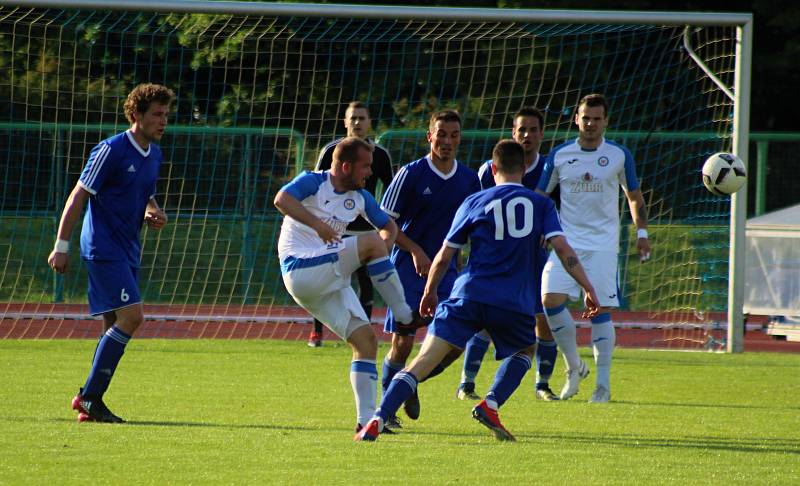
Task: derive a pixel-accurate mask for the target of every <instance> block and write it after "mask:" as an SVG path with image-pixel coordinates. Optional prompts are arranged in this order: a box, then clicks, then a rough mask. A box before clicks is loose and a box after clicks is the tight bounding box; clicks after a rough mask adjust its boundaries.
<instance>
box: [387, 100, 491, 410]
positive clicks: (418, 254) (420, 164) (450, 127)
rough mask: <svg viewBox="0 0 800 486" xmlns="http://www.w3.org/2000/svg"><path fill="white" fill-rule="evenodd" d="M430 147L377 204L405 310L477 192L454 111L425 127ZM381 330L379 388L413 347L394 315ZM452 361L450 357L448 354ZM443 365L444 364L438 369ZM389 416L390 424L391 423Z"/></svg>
mask: <svg viewBox="0 0 800 486" xmlns="http://www.w3.org/2000/svg"><path fill="white" fill-rule="evenodd" d="M428 142H430V147H431V151H430V153H428V155H426V156H425V157H422V158H421V159H419V160H417V161H415V162H411V163H409V164H406V165H405V166H403V167H402V168H401V169H400V170H399V171H398V172H397V175H395V177H394V179H393V180H392V183H391V184H390V185H389V187H388V188H387V189H386V192H385V193H384V196H383V200H382V202H381V207H382V208H383V210H384V211H386V212H387V213H389V215H390V216H392V217H393V218H395V221H396V222H397V225H398V226H399V228H400V231H399V232H398V234H397V241H396V244H395V247H394V249H393V250H392V262H394V264H395V266H396V267H397V272H398V274H399V275H400V281H401V282H402V283H403V289H404V290H405V295H406V300H407V302H408V304H409V305H410V306H411V308H413V309H416V308H417V307H419V301H420V299H421V298H422V291H423V290H424V288H425V279H426V278H427V276H428V270H429V269H430V265H431V259H432V258H433V257H434V255H436V252H437V251H438V250H439V247H441V246H442V241H444V237H445V235H446V234H447V228H448V227H449V226H450V222H452V221H453V216H455V214H456V210H457V209H458V206H459V205H460V204H461V203H462V202H463V201H464V199H466V198H467V196H469V195H470V194H472V193H475V192H477V191H479V190H480V182H479V181H478V176H477V174H475V172H474V171H473V170H472V169H470V168H469V167H467V166H466V165H463V164H460V163H459V162H458V161H457V160H456V152H457V151H458V146H459V144H460V143H461V117H460V116H459V114H458V112H456V111H454V110H443V111H439V112H436V113H434V114H433V115H432V116H431V118H430V124H429V126H428ZM456 275H457V271H456V262H455V261H453V262H452V263H451V265H450V266H449V267H448V270H447V272H446V273H445V275H444V277H443V281H442V285H441V286H440V287H439V291H440V292H441V293H442V295H443V298H444V297H446V296H447V295H448V294H449V293H450V288H452V286H453V282H454V281H455V279H456ZM384 331H386V332H388V333H392V347H391V349H390V350H389V352H388V353H387V354H386V358H385V359H384V361H383V377H382V380H381V381H382V384H383V389H384V392H385V391H386V389H387V388H388V386H389V383H390V382H391V380H392V377H393V376H394V374H395V373H397V372H398V371H400V370H401V369H402V368H403V367H404V366H405V363H406V360H407V359H408V355H409V354H410V353H411V349H412V347H413V345H414V332H413V331H401V330H399V329H398V328H397V327H396V326H395V316H394V314H393V313H392V312H389V313H388V315H387V316H386V323H385V326H384ZM453 359H455V358H453ZM440 369H444V367H442V368H440ZM405 411H406V414H407V415H408V416H409V418H411V419H417V418H418V417H419V413H420V410H419V398H418V397H417V396H416V395H414V396H412V397H411V398H410V400H409V401H408V402H407V403H406V405H405ZM396 425H397V424H396V417H393V420H392V424H390V426H396Z"/></svg>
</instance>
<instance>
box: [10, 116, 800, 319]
mask: <svg viewBox="0 0 800 486" xmlns="http://www.w3.org/2000/svg"><path fill="white" fill-rule="evenodd" d="M120 129H121V127H119V126H116V125H81V124H78V125H67V124H46V123H44V124H31V123H0V133H2V134H3V138H6V139H7V140H9V143H8V145H7V147H5V148H4V149H0V153H3V156H4V158H5V163H4V164H3V165H2V168H1V169H0V177H2V178H3V180H4V184H3V188H2V190H0V202H2V206H0V224H1V225H2V228H0V259H2V264H3V266H2V269H1V270H2V273H1V274H0V301H15V302H19V301H24V302H51V301H54V300H55V301H62V300H63V301H70V302H82V301H84V299H85V288H86V285H85V272H81V271H80V270H78V271H73V272H71V273H70V274H69V275H68V276H67V278H66V279H65V278H62V277H60V276H59V277H55V276H54V275H53V274H52V273H51V272H50V271H49V269H48V268H47V266H46V265H45V264H44V262H45V259H46V258H47V254H48V253H49V251H50V249H51V248H52V241H53V238H54V236H55V231H56V225H57V223H58V218H59V216H60V212H61V210H62V208H63V204H64V201H65V199H66V196H67V194H68V193H69V191H70V190H71V188H72V187H73V186H74V183H75V181H76V180H77V178H78V175H79V174H80V171H81V169H82V168H83V165H84V164H85V158H86V155H87V154H88V152H89V150H90V149H91V147H92V146H93V145H94V144H96V143H97V142H98V141H99V140H101V139H103V138H105V137H107V136H108V135H111V134H113V133H115V132H117V131H118V130H120ZM507 136H510V133H509V132H507V131H499V130H465V131H464V133H463V136H462V137H463V141H462V145H461V149H460V151H459V159H460V160H464V161H469V165H471V166H472V167H473V168H477V167H478V165H480V163H481V162H482V161H483V160H485V159H487V158H488V157H489V155H490V153H491V148H492V146H493V145H494V143H495V141H496V140H497V139H499V138H502V137H507ZM568 136H569V134H562V135H559V134H555V135H553V134H550V135H549V136H548V139H547V140H546V142H545V146H544V147H543V151H547V150H548V149H549V148H550V147H551V146H552V144H553V143H554V141H555V140H560V139H563V138H566V137H568ZM608 137H609V138H612V139H615V140H618V141H620V142H622V143H625V144H626V145H628V146H629V147H631V149H632V151H633V153H634V156H635V157H636V158H637V161H638V160H639V159H642V160H644V166H645V168H644V169H641V174H640V177H641V178H642V180H643V188H645V189H647V188H648V187H653V188H657V192H658V193H659V195H658V198H657V200H658V203H657V204H654V207H652V208H651V234H652V235H653V239H654V246H655V248H657V250H658V255H659V257H657V258H660V259H661V261H660V262H659V263H658V264H657V265H650V266H641V265H638V264H630V263H629V262H634V260H633V259H632V257H631V255H632V254H633V253H634V251H635V249H634V248H633V247H632V245H633V241H631V240H630V239H629V238H628V237H627V236H629V235H626V233H628V232H629V231H630V219H629V218H624V219H623V225H624V230H623V239H622V245H623V246H622V248H623V251H622V254H621V257H620V263H621V267H620V268H621V275H622V277H623V279H622V280H621V287H622V290H623V292H622V295H625V296H629V298H628V300H627V301H626V303H625V304H626V307H628V308H632V309H642V308H662V307H663V308H670V309H684V308H685V309H695V308H702V309H705V310H719V309H724V308H725V306H726V301H725V299H726V295H727V267H728V265H727V246H728V239H727V238H728V228H727V220H726V217H725V214H726V211H727V210H728V201H727V199H720V198H714V197H713V196H710V195H709V194H707V193H706V192H705V191H701V190H693V191H691V192H690V193H689V194H690V195H691V197H692V198H694V199H690V198H689V196H686V195H683V194H682V193H680V192H679V191H676V190H672V189H670V187H671V186H670V185H669V184H665V183H664V181H666V180H667V179H669V178H672V177H673V176H675V174H676V173H678V176H680V177H681V178H682V179H677V182H672V184H680V183H681V181H691V183H693V184H695V185H699V184H701V182H700V178H699V177H698V176H697V173H698V172H699V169H700V165H701V164H702V159H703V155H704V154H707V153H710V152H711V151H715V150H717V149H715V146H717V147H718V146H724V143H725V141H724V139H720V138H719V137H716V136H715V135H714V134H712V133H670V132H613V131H611V132H609V133H608ZM377 140H378V141H379V142H380V143H381V144H383V145H384V146H386V147H387V148H388V149H389V150H390V153H392V155H393V158H394V160H395V162H396V163H397V164H398V165H399V164H400V163H402V162H405V161H408V160H412V159H415V158H418V157H419V156H421V155H422V154H424V153H426V152H427V151H428V149H429V147H428V145H427V141H426V139H425V131H424V130H388V131H385V132H383V133H381V134H379V136H378V137H377ZM671 144H676V145H682V146H685V145H687V144H696V145H697V148H696V152H697V154H698V155H697V157H695V158H694V159H693V160H692V161H690V162H688V163H685V164H683V165H682V166H681V165H679V164H677V163H676V162H675V161H673V160H671V161H669V162H667V161H662V159H661V158H660V157H662V155H660V156H659V157H655V158H654V157H650V156H649V154H648V149H649V147H651V146H654V145H659V146H660V148H659V149H658V150H657V153H659V154H665V155H663V157H669V156H670V146H671ZM162 149H163V150H164V153H165V159H166V160H167V162H166V163H165V166H164V168H163V169H162V178H161V181H160V182H159V193H160V194H162V195H163V196H160V198H162V200H163V201H164V206H165V207H166V208H167V211H168V214H169V216H170V219H171V223H172V224H171V225H169V226H168V227H167V228H166V229H165V231H162V232H161V233H156V232H152V231H145V235H144V254H143V265H142V270H143V271H142V277H143V289H142V290H143V292H144V295H145V299H146V300H147V301H149V302H166V303H206V302H207V301H208V299H209V298H211V297H210V296H213V300H214V302H213V303H217V304H219V303H232V304H234V303H235V304H238V303H259V304H267V303H268V304H272V303H289V300H288V298H287V297H286V295H285V292H284V291H283V287H282V283H281V282H280V271H279V266H278V263H277V250H276V239H277V234H278V231H279V224H278V223H279V221H280V215H279V214H278V213H277V212H276V211H275V210H274V208H273V207H272V205H271V201H272V198H273V197H274V195H275V193H276V192H277V191H278V189H279V188H280V187H281V186H282V185H283V184H284V183H285V182H286V181H288V180H290V179H291V178H292V177H293V176H294V175H295V174H296V173H297V172H299V171H300V170H302V169H303V168H308V167H311V166H313V163H314V161H315V160H316V156H317V154H316V153H315V151H311V150H308V148H307V145H306V141H305V140H304V137H303V135H302V134H301V133H299V132H297V131H295V130H291V129H281V128H271V127H262V128H227V127H204V126H180V125H178V126H170V127H169V129H168V135H167V136H166V137H165V139H164V143H163V144H162ZM798 149H800V133H787V134H775V133H754V134H751V154H752V155H751V157H750V161H751V163H750V178H749V187H750V195H749V199H750V202H749V204H748V206H749V208H750V211H749V212H750V213H751V214H760V213H761V212H764V211H769V210H772V209H777V208H779V207H783V206H786V205H789V204H792V203H796V202H797V201H798V196H797V193H796V191H795V190H794V188H796V187H798V185H799V184H800V174H799V173H798V172H800V171H797V170H796V169H795V167H794V164H795V162H794V154H796V153H798ZM683 172H686V174H683ZM670 180H671V179H670ZM698 195H699V196H698ZM697 197H700V199H697ZM670 198H672V199H670ZM682 198H683V199H682ZM700 204H701V205H703V209H702V210H697V208H696V205H700ZM656 206H658V207H656ZM681 208H691V211H689V210H685V211H684V213H685V214H688V215H689V216H686V217H684V216H683V214H684V213H681ZM698 215H701V216H698ZM76 241H77V229H76V233H75V234H74V239H73V242H74V243H75V242H76ZM75 253H77V252H75ZM73 264H74V266H76V267H79V266H80V260H79V258H77V255H75V254H73Z"/></svg>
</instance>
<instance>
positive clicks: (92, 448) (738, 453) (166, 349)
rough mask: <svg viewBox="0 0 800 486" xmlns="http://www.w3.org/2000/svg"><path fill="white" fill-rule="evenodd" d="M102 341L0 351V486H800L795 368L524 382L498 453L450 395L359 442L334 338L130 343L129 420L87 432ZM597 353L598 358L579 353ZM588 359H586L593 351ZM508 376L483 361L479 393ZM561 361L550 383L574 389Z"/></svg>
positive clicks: (632, 368)
mask: <svg viewBox="0 0 800 486" xmlns="http://www.w3.org/2000/svg"><path fill="white" fill-rule="evenodd" d="M93 349H94V342H91V341H86V340H83V341H78V340H65V341H27V340H25V341H12V340H6V341H2V340H0V383H2V389H3V396H4V397H5V404H6V411H5V413H4V414H3V415H2V417H0V437H2V440H0V484H83V483H87V482H88V483H101V484H187V483H193V484H196V483H215V484H240V483H249V484H312V483H313V484H398V483H403V484H447V483H462V484H467V483H475V484H480V483H495V484H509V483H511V482H512V481H514V482H517V483H519V484H532V483H554V484H621V483H625V484H667V483H693V484H712V483H713V484H727V483H731V482H735V483H739V484H744V483H746V484H797V481H798V478H800V401H798V400H799V399H798V397H800V356H798V355H791V354H759V353H749V354H739V355H721V354H707V353H676V352H656V351H637V350H626V349H620V350H618V351H617V355H616V356H617V357H616V361H615V366H614V370H613V377H612V380H613V382H612V383H613V403H611V404H608V405H589V404H587V403H586V399H587V398H588V395H589V393H590V391H591V384H590V383H589V382H590V381H591V378H592V377H591V376H590V379H589V382H585V384H584V386H583V388H582V390H581V392H580V393H579V395H578V396H577V397H576V399H574V400H571V401H568V402H563V403H559V402H554V403H543V402H537V401H536V400H535V399H534V396H533V392H532V387H533V379H532V376H531V375H529V376H528V377H526V380H525V381H524V382H523V385H522V387H521V388H520V389H519V390H518V392H517V394H516V395H515V396H514V397H512V398H511V400H510V401H509V402H508V403H507V404H506V406H505V407H503V409H502V417H503V419H504V422H505V424H506V426H507V427H508V428H509V429H510V430H511V431H512V432H513V433H514V434H515V435H516V436H517V439H518V440H519V442H517V443H499V442H497V441H496V440H495V439H494V438H493V436H491V435H490V434H489V432H488V431H487V430H486V429H484V428H483V427H482V426H481V425H479V424H478V423H477V422H475V421H474V420H473V419H472V418H471V417H470V408H471V405H470V404H469V403H465V402H461V401H459V400H457V399H455V398H454V391H455V387H456V385H457V382H458V377H459V373H460V370H459V369H457V367H452V368H451V369H449V370H447V371H446V372H445V373H444V374H443V375H441V376H439V377H437V378H435V379H434V380H431V382H428V383H424V384H423V385H422V386H421V388H420V397H421V401H422V407H423V408H422V417H421V418H420V420H419V421H417V422H413V423H412V422H411V421H409V420H406V421H405V422H404V426H405V428H404V429H403V431H402V433H401V434H399V435H394V436H381V437H380V439H379V441H378V442H376V443H353V442H352V441H351V438H352V435H353V426H354V425H355V424H354V421H355V419H354V416H355V413H354V405H353V399H352V394H351V391H350V384H349V381H348V369H349V351H348V349H347V348H346V346H344V345H335V343H331V342H326V346H325V347H323V348H320V349H309V348H307V347H306V346H305V343H303V342H296V341H295V342H292V341H288V342H287V341H212V340H191V341H189V340H187V341H183V340H172V341H170V340H133V341H131V344H130V345H129V347H128V351H127V353H126V356H125V357H124V359H123V361H122V363H121V365H120V368H119V369H118V371H117V376H116V378H115V380H114V382H113V384H112V386H111V389H110V391H109V393H108V395H107V400H106V401H107V403H108V404H109V406H110V407H111V408H112V410H114V411H115V412H117V413H118V414H120V415H122V416H123V417H125V418H126V419H127V420H128V421H129V422H128V423H127V424H124V425H107V424H91V423H85V424H79V423H77V422H76V420H75V417H76V415H75V413H74V412H73V411H72V410H70V406H69V402H70V399H71V398H72V396H73V395H74V393H75V392H76V391H77V388H78V386H79V385H81V384H82V383H83V380H84V378H85V373H86V372H87V370H88V366H89V360H90V358H91V355H92V351H93ZM385 351H386V348H385V347H384V348H383V349H381V351H380V356H381V357H382V356H383V355H384V354H385ZM584 351H587V350H584ZM585 357H586V358H588V357H589V356H588V354H587V355H586V356H585ZM495 368H496V364H495V363H494V362H487V364H486V366H485V367H484V369H483V370H482V372H481V375H479V377H478V388H479V390H484V391H485V389H486V388H487V387H488V385H489V383H490V381H491V379H492V375H493V372H494V370H495ZM562 370H563V366H562V365H561V363H559V365H558V367H557V376H556V377H554V379H553V385H554V388H555V387H560V386H561V384H562V383H563V376H562V373H561V372H562Z"/></svg>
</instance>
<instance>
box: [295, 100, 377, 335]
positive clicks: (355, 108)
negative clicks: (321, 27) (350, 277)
mask: <svg viewBox="0 0 800 486" xmlns="http://www.w3.org/2000/svg"><path fill="white" fill-rule="evenodd" d="M344 126H345V128H346V129H347V136H348V137H358V138H360V139H362V140H366V141H367V142H369V143H370V145H372V147H373V149H374V150H373V151H372V175H371V176H369V177H368V178H367V183H366V186H365V187H364V189H366V190H367V192H369V193H370V194H372V195H373V196H374V195H375V190H376V188H377V185H378V181H380V182H381V183H382V184H383V187H384V188H386V187H389V183H390V182H392V157H391V156H390V155H389V151H388V150H386V148H384V147H382V146H381V145H378V144H377V143H375V142H373V141H372V140H371V139H370V138H368V137H369V131H370V127H372V120H371V119H370V116H369V109H368V108H367V105H366V104H365V103H363V102H361V101H351V102H350V103H349V104H348V105H347V109H346V110H345V112H344ZM342 140H343V139H342V138H339V139H336V140H334V141H333V142H331V143H329V144H328V145H326V146H325V147H323V148H322V150H320V153H319V159H318V160H317V165H316V166H315V167H314V170H317V171H320V170H328V169H330V168H331V164H332V163H333V150H334V149H335V148H336V145H338V144H339V142H341V141H342ZM374 229H375V228H373V227H372V225H371V224H369V223H368V222H367V221H366V220H365V219H364V218H361V217H358V218H356V220H355V221H353V222H352V223H350V224H349V225H348V226H347V230H346V231H345V236H352V235H358V234H361V233H366V232H368V231H373V230H374ZM355 276H356V280H357V281H358V300H359V301H360V302H361V307H363V308H364V312H365V313H366V314H367V318H369V319H372V300H373V289H372V280H370V278H369V274H368V273H367V269H366V267H361V268H359V269H358V270H356V273H355ZM308 345H309V346H311V347H318V346H322V323H321V322H319V321H318V320H317V319H314V330H313V331H311V334H310V335H309V337H308Z"/></svg>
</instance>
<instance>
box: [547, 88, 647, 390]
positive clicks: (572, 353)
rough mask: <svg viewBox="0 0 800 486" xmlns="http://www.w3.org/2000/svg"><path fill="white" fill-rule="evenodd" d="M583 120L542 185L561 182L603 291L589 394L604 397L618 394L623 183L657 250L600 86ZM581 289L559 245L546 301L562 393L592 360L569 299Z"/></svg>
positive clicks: (564, 222)
mask: <svg viewBox="0 0 800 486" xmlns="http://www.w3.org/2000/svg"><path fill="white" fill-rule="evenodd" d="M575 124H576V125H577V126H578V132H579V135H578V139H577V140H574V141H571V142H566V143H564V144H562V145H560V146H558V147H556V148H555V149H554V150H553V151H552V152H550V155H549V156H548V158H547V162H546V163H545V167H544V173H543V174H542V179H541V181H540V182H539V186H538V188H537V190H538V191H540V192H542V193H544V194H549V193H550V192H551V191H553V189H554V188H555V187H556V185H559V186H560V188H561V226H562V228H563V229H564V233H565V234H566V235H567V239H568V240H569V242H570V244H571V245H572V247H573V248H574V249H575V251H576V253H578V256H579V257H580V260H581V262H582V263H583V266H584V268H585V269H586V273H587V274H588V275H589V280H591V282H592V283H593V284H594V287H595V289H596V290H597V295H598V298H599V299H600V301H599V302H598V304H599V305H600V307H601V308H600V312H599V313H598V314H597V315H596V316H594V317H592V348H593V351H594V358H595V365H596V387H595V390H594V392H593V393H592V397H591V399H590V400H589V401H590V402H592V403H604V402H608V401H609V399H610V397H611V383H610V370H611V356H612V353H613V350H614V344H615V340H616V337H615V333H614V325H613V323H612V322H611V313H610V310H611V308H613V307H619V297H618V295H617V294H618V288H617V253H618V251H619V231H620V215H619V188H620V186H621V187H622V188H623V190H624V191H625V196H626V197H627V199H628V204H629V206H630V209H631V215H632V217H633V222H634V223H635V224H636V227H637V228H638V240H637V244H636V245H637V250H638V252H639V258H640V261H641V262H646V261H647V260H648V259H649V258H650V243H649V241H648V239H647V207H646V205H645V202H644V198H643V197H642V191H641V189H640V188H639V181H638V179H637V178H636V167H635V165H634V161H633V156H632V155H631V153H630V151H629V150H628V149H627V148H625V147H624V146H622V145H620V144H617V143H614V142H612V141H610V140H606V139H605V137H604V133H605V129H606V127H607V126H608V103H607V101H606V99H605V97H604V96H603V95H600V94H590V95H587V96H585V97H583V98H582V99H581V101H580V103H579V104H578V111H577V112H576V114H575ZM578 293H579V288H578V284H577V283H576V282H575V281H574V279H572V277H570V276H569V275H568V274H567V272H566V271H565V270H564V268H563V266H562V265H561V262H560V261H558V258H555V257H554V255H553V254H552V253H551V254H550V258H549V260H548V262H547V264H546V265H545V269H544V275H543V277H542V297H543V299H542V302H543V304H544V307H545V314H546V315H547V320H548V322H549V324H550V328H551V330H552V332H553V336H554V337H555V340H556V343H557V344H558V348H559V349H560V350H561V352H562V353H564V360H565V361H566V365H567V383H566V384H565V385H564V388H563V389H562V390H561V399H562V400H564V399H568V398H570V397H572V396H574V395H575V394H576V393H577V392H578V387H579V384H580V381H581V380H582V379H583V378H585V377H586V376H587V375H588V374H589V370H588V368H587V367H586V364H585V363H584V362H583V361H582V360H581V359H580V357H579V356H578V350H577V345H576V342H575V322H574V321H573V320H572V316H571V315H570V313H569V311H568V310H567V309H566V306H565V303H566V299H567V296H569V297H570V298H573V299H574V298H577V297H578Z"/></svg>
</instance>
